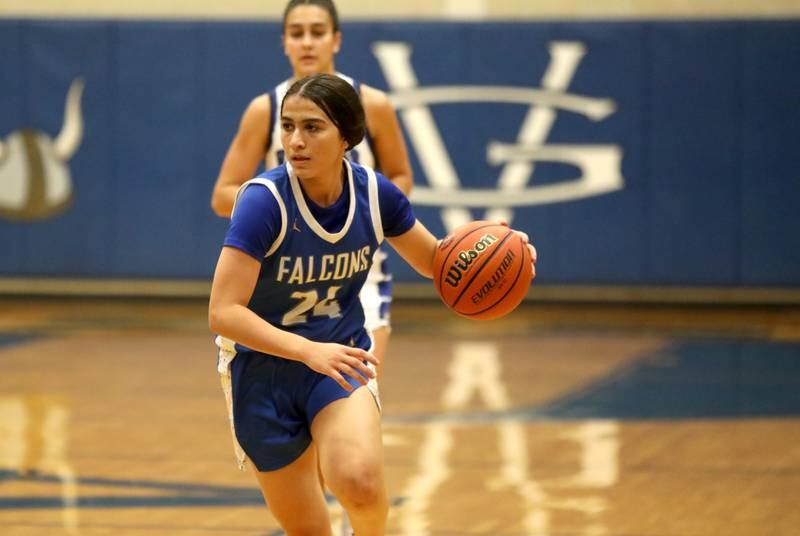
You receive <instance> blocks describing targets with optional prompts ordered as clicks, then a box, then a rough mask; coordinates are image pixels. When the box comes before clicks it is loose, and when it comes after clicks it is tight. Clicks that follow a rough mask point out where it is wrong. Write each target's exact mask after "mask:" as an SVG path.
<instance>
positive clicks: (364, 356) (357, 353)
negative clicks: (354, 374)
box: [350, 348, 381, 367]
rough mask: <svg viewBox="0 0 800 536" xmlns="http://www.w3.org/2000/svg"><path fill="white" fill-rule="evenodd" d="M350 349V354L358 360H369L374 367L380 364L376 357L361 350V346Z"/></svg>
mask: <svg viewBox="0 0 800 536" xmlns="http://www.w3.org/2000/svg"><path fill="white" fill-rule="evenodd" d="M350 350H351V353H350V355H352V356H353V357H355V358H356V359H358V360H359V361H369V362H370V363H372V364H373V365H375V366H376V367H378V366H380V364H381V362H380V360H379V359H378V358H377V357H375V356H374V355H372V354H371V353H369V352H367V351H366V350H362V349H361V348H350Z"/></svg>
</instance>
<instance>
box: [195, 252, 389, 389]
mask: <svg viewBox="0 0 800 536" xmlns="http://www.w3.org/2000/svg"><path fill="white" fill-rule="evenodd" d="M260 270H261V262H260V261H258V260H257V259H255V258H253V257H251V256H250V255H248V254H247V253H244V252H243V251H241V250H239V249H236V248H233V247H229V246H226V247H223V248H222V252H221V253H220V256H219V261H218V262H217V268H216V271H215V272H214V281H213V283H212V285H211V298H210V299H209V305H208V325H209V327H210V328H211V330H212V331H213V332H214V333H218V334H220V335H222V336H223V337H226V338H228V339H231V340H233V341H236V342H238V343H239V344H243V345H245V346H247V347H248V348H252V349H253V350H257V351H259V352H263V353H266V354H271V355H276V356H280V357H283V358H286V359H291V360H293V361H300V362H302V363H305V364H306V365H307V366H308V367H309V368H311V369H313V370H315V371H317V372H319V373H321V374H325V375H327V376H330V377H331V378H333V379H334V380H335V381H336V382H337V383H338V384H339V385H341V386H342V388H343V389H345V390H347V391H351V390H352V389H353V388H352V386H350V384H348V383H347V382H346V381H345V380H344V378H343V377H342V374H347V375H348V376H351V377H353V378H355V379H356V380H357V381H358V382H360V383H362V384H366V383H367V380H366V379H365V377H364V376H362V375H361V374H358V372H361V373H362V374H364V375H365V376H366V377H367V378H372V377H374V376H375V373H374V372H372V371H371V370H370V369H369V368H368V367H367V366H366V365H365V364H364V361H369V362H370V363H372V364H374V365H376V366H378V365H380V362H379V361H378V359H377V358H376V357H375V356H373V355H372V354H370V353H368V352H366V351H364V350H362V349H360V348H353V347H350V346H345V345H341V344H333V343H319V342H315V341H311V340H309V339H306V338H305V337H301V336H300V335H295V334H294V333H290V332H288V331H285V330H282V329H279V328H277V327H275V326H273V325H272V324H270V323H269V322H267V321H266V320H264V319H263V318H261V317H260V316H258V315H257V314H256V313H254V312H253V311H252V310H250V309H249V308H248V307H247V304H248V303H249V302H250V297H251V296H252V295H253V290H254V289H255V286H256V281H257V280H258V274H259V271H260Z"/></svg>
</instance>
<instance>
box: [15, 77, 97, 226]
mask: <svg viewBox="0 0 800 536" xmlns="http://www.w3.org/2000/svg"><path fill="white" fill-rule="evenodd" d="M83 86H84V82H83V79H82V78H76V79H75V80H74V81H73V82H72V84H71V85H70V88H69V91H68V92H67V99H66V106H65V110H64V124H63V126H62V127H61V132H60V133H59V134H58V136H56V138H55V139H52V138H50V136H48V135H47V134H45V133H43V132H39V131H36V130H32V129H27V128H26V129H21V130H17V131H14V132H12V133H11V134H9V135H8V137H6V139H5V140H0V218H4V219H9V220H16V221H32V220H41V219H46V218H50V217H52V216H55V215H57V214H59V213H61V212H63V211H64V210H65V209H66V208H67V207H68V206H69V205H70V204H71V202H72V179H71V178H70V173H69V167H68V166H67V162H69V159H70V158H72V155H74V154H75V152H76V151H77V150H78V147H79V146H80V143H81V140H82V138H83V118H82V116H81V95H82V93H83Z"/></svg>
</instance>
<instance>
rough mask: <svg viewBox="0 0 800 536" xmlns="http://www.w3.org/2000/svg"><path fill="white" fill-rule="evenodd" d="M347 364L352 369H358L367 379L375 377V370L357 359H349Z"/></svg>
mask: <svg viewBox="0 0 800 536" xmlns="http://www.w3.org/2000/svg"><path fill="white" fill-rule="evenodd" d="M347 364H348V365H350V366H351V367H352V368H354V369H358V370H359V371H360V372H361V373H362V374H365V375H366V376H367V378H374V377H375V376H376V373H375V370H374V369H373V368H372V367H370V366H369V364H368V363H367V362H364V361H362V360H360V359H358V358H357V357H353V358H351V360H350V361H348V362H347Z"/></svg>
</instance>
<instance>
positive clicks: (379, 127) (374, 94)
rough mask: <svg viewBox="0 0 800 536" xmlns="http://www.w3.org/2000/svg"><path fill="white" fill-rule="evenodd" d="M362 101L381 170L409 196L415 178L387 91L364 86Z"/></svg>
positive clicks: (362, 87)
mask: <svg viewBox="0 0 800 536" xmlns="http://www.w3.org/2000/svg"><path fill="white" fill-rule="evenodd" d="M361 102H362V103H363V104H364V111H365V113H366V116H367V128H368V129H369V134H370V136H371V137H372V142H373V144H374V146H375V156H376V158H377V160H378V162H379V163H380V169H381V173H383V174H384V175H385V176H386V178H388V179H389V180H391V181H392V182H393V183H394V184H395V185H397V187H398V188H400V190H402V192H403V193H404V194H406V195H409V194H410V193H411V188H412V186H413V184H414V178H413V176H412V173H411V164H410V163H409V161H408V151H407V150H406V143H405V140H404V139H403V132H402V131H401V130H400V124H399V123H398V121H397V114H396V113H395V110H394V107H393V106H392V103H391V102H389V97H388V96H387V95H386V93H384V92H383V91H380V90H378V89H375V88H373V87H370V86H367V85H365V84H362V85H361Z"/></svg>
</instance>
